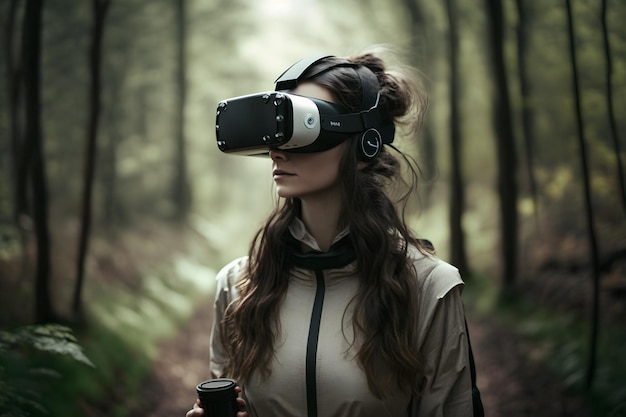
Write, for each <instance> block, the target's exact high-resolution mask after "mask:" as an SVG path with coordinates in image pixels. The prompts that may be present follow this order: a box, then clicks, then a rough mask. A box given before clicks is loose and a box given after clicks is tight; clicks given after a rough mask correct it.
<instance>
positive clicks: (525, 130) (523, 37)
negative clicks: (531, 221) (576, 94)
mask: <svg viewBox="0 0 626 417" xmlns="http://www.w3.org/2000/svg"><path fill="white" fill-rule="evenodd" d="M515 5H516V7H517V19H518V21H517V69H518V74H519V86H520V95H521V101H522V136H523V138H522V140H523V143H524V149H525V153H526V170H527V172H528V182H529V185H530V193H531V196H532V199H533V203H534V204H533V206H534V210H535V215H536V214H537V210H538V199H537V181H536V179H535V173H534V172H535V168H534V166H535V164H534V153H535V146H534V134H535V127H534V115H533V112H534V106H533V105H532V103H533V98H532V93H531V88H530V77H529V75H528V62H527V58H526V56H527V55H528V38H529V36H528V35H529V33H528V22H527V21H528V14H529V13H528V10H527V6H525V5H524V1H523V0H515Z"/></svg>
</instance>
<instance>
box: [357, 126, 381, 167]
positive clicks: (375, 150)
mask: <svg viewBox="0 0 626 417" xmlns="http://www.w3.org/2000/svg"><path fill="white" fill-rule="evenodd" d="M382 146H383V140H382V137H381V135H380V132H379V131H378V130H376V129H374V128H371V129H367V130H366V131H365V132H363V134H362V135H361V137H360V138H359V154H360V156H361V159H362V160H363V161H371V160H372V159H374V158H376V156H377V155H378V154H379V153H380V150H381V147H382Z"/></svg>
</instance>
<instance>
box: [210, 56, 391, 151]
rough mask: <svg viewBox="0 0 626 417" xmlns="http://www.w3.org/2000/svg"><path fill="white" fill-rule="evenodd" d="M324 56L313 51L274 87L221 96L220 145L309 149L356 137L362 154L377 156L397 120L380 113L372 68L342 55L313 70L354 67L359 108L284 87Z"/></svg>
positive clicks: (226, 148) (248, 148)
mask: <svg viewBox="0 0 626 417" xmlns="http://www.w3.org/2000/svg"><path fill="white" fill-rule="evenodd" d="M327 57H329V56H328V55H315V56H311V57H308V58H305V59H303V60H301V61H298V62H296V63H295V64H294V65H292V66H291V67H290V68H288V69H287V70H286V71H285V72H284V73H283V74H282V75H281V76H280V77H279V78H278V79H277V80H276V91H271V92H264V93H256V94H250V95H246V96H241V97H234V98H229V99H226V100H222V101H221V102H220V103H219V104H218V106H217V116H216V122H215V132H216V136H217V146H218V148H219V149H220V150H221V151H222V152H225V153H232V154H239V155H263V154H267V153H268V152H269V150H271V149H282V150H285V151H289V152H301V153H309V152H320V151H324V150H328V149H331V148H333V147H335V146H337V145H339V144H340V143H342V142H343V141H344V140H346V139H348V138H350V137H356V138H357V139H358V140H359V150H360V153H361V157H362V158H363V159H364V160H371V159H372V158H374V157H376V155H378V153H379V152H380V150H381V148H382V146H383V145H384V144H390V143H392V142H393V138H394V133H395V126H394V124H393V121H392V120H391V119H390V118H388V117H383V115H381V111H380V108H379V99H380V93H379V91H378V80H377V78H376V75H374V73H373V72H372V71H371V70H369V69H368V68H366V67H364V66H360V65H355V64H351V63H349V62H348V61H346V62H345V63H340V64H334V65H330V66H328V67H325V68H322V69H321V70H320V71H319V72H318V73H316V74H313V76H314V75H317V74H319V73H321V72H324V71H327V70H329V69H331V68H335V67H337V66H344V67H351V68H353V69H354V70H355V72H356V73H357V75H358V76H359V79H360V81H361V88H362V91H363V100H362V103H361V111H360V112H358V113H351V112H349V111H347V110H346V109H345V108H344V107H342V106H339V105H336V104H333V103H330V102H327V101H324V100H320V99H316V98H311V97H304V96H299V95H296V94H291V93H289V92H288V91H290V90H293V89H294V88H296V86H297V85H298V81H299V79H300V77H301V76H302V74H303V73H304V72H305V71H306V70H307V69H309V68H310V67H311V66H312V65H314V64H315V63H317V62H318V61H320V60H321V59H323V58H327Z"/></svg>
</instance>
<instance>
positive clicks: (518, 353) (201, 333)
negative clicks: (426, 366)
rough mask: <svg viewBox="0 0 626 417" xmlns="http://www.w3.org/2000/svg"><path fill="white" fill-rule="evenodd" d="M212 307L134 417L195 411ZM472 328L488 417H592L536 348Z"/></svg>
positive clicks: (164, 365) (165, 353)
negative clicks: (545, 367) (535, 357)
mask: <svg viewBox="0 0 626 417" xmlns="http://www.w3.org/2000/svg"><path fill="white" fill-rule="evenodd" d="M210 304H211V303H207V306H206V307H203V308H201V309H200V310H198V311H197V312H196V314H195V315H194V317H193V318H192V319H191V320H190V322H189V323H188V325H187V326H186V327H185V328H183V329H181V333H180V335H179V336H178V337H177V338H176V339H175V340H172V341H171V342H169V343H167V344H165V345H164V346H163V348H162V349H163V350H162V354H161V356H160V357H159V359H158V360H157V361H156V363H155V366H154V370H153V374H152V378H151V379H150V381H149V382H148V383H147V384H146V386H145V388H144V395H143V404H142V405H141V407H140V408H139V409H138V410H136V412H134V413H132V414H131V415H141V416H143V417H177V416H178V417H183V416H184V415H185V413H186V412H187V410H189V408H190V407H191V406H192V404H193V402H194V400H195V386H196V384H197V383H198V382H201V381H203V380H205V379H208V358H209V328H210V322H211V317H212V312H211V308H210ZM469 327H470V334H471V337H472V347H473V349H474V354H475V361H476V365H477V367H478V385H479V388H480V390H481V394H482V398H483V403H484V405H485V412H486V415H487V417H591V416H590V414H589V413H588V412H587V411H586V409H585V407H584V405H583V403H582V401H580V400H579V399H577V398H575V397H573V396H572V395H570V394H568V393H567V392H565V390H564V389H563V388H562V384H561V383H560V381H558V380H557V379H555V378H554V377H551V376H550V375H548V374H547V373H546V372H544V371H542V369H541V368H540V367H538V366H537V365H536V364H535V363H533V362H532V361H531V360H530V359H528V357H529V356H532V355H531V353H532V346H530V345H529V344H528V343H526V342H523V341H521V340H520V339H519V338H518V337H516V336H515V335H514V334H513V332H512V331H510V330H509V329H506V328H503V327H501V326H498V325H496V324H495V322H494V321H493V320H490V319H479V320H472V319H471V318H470V321H469Z"/></svg>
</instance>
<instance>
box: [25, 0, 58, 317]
mask: <svg viewBox="0 0 626 417" xmlns="http://www.w3.org/2000/svg"><path fill="white" fill-rule="evenodd" d="M42 9H43V1H42V0H28V1H27V2H26V9H25V11H24V25H23V27H22V32H23V40H22V57H23V63H24V67H23V68H24V105H25V109H26V111H25V128H24V141H25V146H26V147H28V148H30V152H31V155H32V160H31V162H30V164H29V166H30V172H29V178H30V183H31V189H32V195H33V221H34V227H35V235H36V239H37V262H36V273H35V274H36V275H35V321H36V322H37V323H49V322H52V321H54V320H55V318H56V317H55V314H54V312H53V308H52V301H51V294H50V234H49V230H48V187H47V182H46V171H45V166H44V155H43V143H42V142H43V141H42V134H41V89H40V79H41V67H40V58H41V33H42V19H41V16H42Z"/></svg>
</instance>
